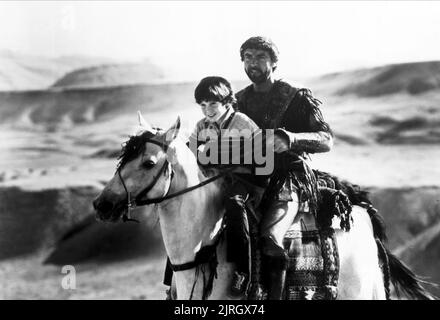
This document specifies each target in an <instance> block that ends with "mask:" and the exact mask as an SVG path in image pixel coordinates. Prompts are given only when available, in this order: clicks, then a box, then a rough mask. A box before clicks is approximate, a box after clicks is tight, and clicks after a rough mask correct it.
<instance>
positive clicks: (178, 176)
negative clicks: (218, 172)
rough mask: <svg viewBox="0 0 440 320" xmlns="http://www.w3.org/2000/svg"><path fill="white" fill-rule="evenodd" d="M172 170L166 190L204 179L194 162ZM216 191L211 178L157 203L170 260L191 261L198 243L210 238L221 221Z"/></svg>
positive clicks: (216, 186)
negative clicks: (199, 185) (197, 186)
mask: <svg viewBox="0 0 440 320" xmlns="http://www.w3.org/2000/svg"><path fill="white" fill-rule="evenodd" d="M194 165H195V166H194ZM174 170H175V176H174V179H173V182H172V185H171V189H170V191H169V193H170V194H171V193H174V192H177V191H180V190H184V189H186V188H188V187H191V186H194V185H197V184H198V183H200V182H202V181H203V180H205V179H206V178H205V177H204V175H203V174H202V173H201V172H200V170H199V168H198V166H197V163H195V164H193V165H192V166H185V167H183V166H181V165H175V167H174ZM219 192H220V190H219V187H218V185H217V182H213V183H209V184H207V185H205V186H203V187H200V188H198V189H195V190H193V191H191V192H188V193H186V194H184V195H182V196H179V197H177V198H174V199H171V200H168V201H167V202H166V203H165V204H164V205H162V206H160V207H159V210H160V212H159V214H160V225H161V229H162V236H163V239H164V244H165V248H166V250H167V253H168V256H169V257H170V260H171V262H172V263H173V264H181V263H186V262H190V261H193V260H194V257H195V253H196V252H197V251H198V250H199V249H200V248H201V247H202V246H205V245H207V244H210V243H212V242H213V239H214V238H215V237H216V235H217V233H218V230H219V228H220V226H221V223H222V214H223V212H222V208H221V201H219V200H218V199H219V197H220V196H221V195H220V194H219Z"/></svg>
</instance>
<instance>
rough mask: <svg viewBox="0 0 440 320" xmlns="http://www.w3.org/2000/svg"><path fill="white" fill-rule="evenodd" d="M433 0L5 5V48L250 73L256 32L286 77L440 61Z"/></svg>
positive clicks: (1, 40)
mask: <svg viewBox="0 0 440 320" xmlns="http://www.w3.org/2000/svg"><path fill="white" fill-rule="evenodd" d="M439 17H440V2H434V1H427V2H421V1H417V2H416V1H403V2H400V1H365V2H364V1H308V2H301V1H279V2H278V1H203V2H202V1H160V2H156V1H145V2H141V1H134V2H129V1H124V2H118V1H110V2H106V1H82V2H69V1H61V2H55V1H47V2H44V1H42V2H39V1H30V2H26V1H12V2H3V1H2V2H0V50H12V51H16V52H20V53H26V54H34V55H43V56H51V57H55V56H61V55H77V54H80V55H88V56H98V57H109V58H114V59H116V60H118V61H141V60H143V59H150V60H151V61H152V62H154V63H155V64H157V65H158V66H160V67H162V68H163V69H164V70H166V71H167V73H168V74H174V75H175V76H176V77H182V78H188V79H200V78H202V77H204V76H206V75H214V74H215V75H222V76H224V77H226V78H229V79H234V80H240V79H246V75H245V74H244V72H243V69H242V64H241V61H240V57H239V47H240V45H241V44H242V43H243V42H244V41H245V40H246V39H247V38H249V37H251V36H255V35H264V36H268V37H270V38H272V40H273V41H274V42H275V43H276V44H277V46H278V48H279V50H280V61H279V66H278V71H277V72H278V73H279V76H280V77H292V76H294V77H295V76H296V77H304V76H314V75H319V74H324V73H329V72H335V71H343V70H349V69H356V68H363V67H371V66H378V65H384V64H388V63H400V62H413V61H427V60H440V18H439Z"/></svg>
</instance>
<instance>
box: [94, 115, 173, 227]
mask: <svg viewBox="0 0 440 320" xmlns="http://www.w3.org/2000/svg"><path fill="white" fill-rule="evenodd" d="M139 124H140V126H141V128H142V131H141V132H139V133H138V134H136V135H134V136H131V137H130V139H129V140H128V141H127V142H126V143H125V144H124V145H123V148H122V152H121V155H120V157H119V160H120V161H119V164H118V166H117V169H116V173H115V174H114V176H113V178H112V179H111V180H110V181H109V182H108V183H107V185H106V186H105V188H104V189H103V191H102V192H101V194H100V195H99V196H98V197H97V198H96V199H95V200H94V201H93V207H94V208H95V210H96V217H97V218H99V219H100V220H103V221H112V222H116V221H118V220H119V218H120V217H121V216H122V214H123V213H124V212H126V210H127V209H128V207H129V206H130V204H132V203H134V202H135V201H136V200H139V199H140V198H142V199H145V198H148V199H151V198H157V197H162V196H163V195H165V194H166V193H167V191H168V189H169V187H170V185H169V184H170V180H171V179H170V177H171V174H172V168H171V163H172V159H170V154H169V153H170V152H169V150H170V149H172V144H173V142H174V140H175V138H176V137H177V135H178V132H179V129H180V119H179V118H178V119H177V121H176V122H175V124H174V125H173V126H171V128H170V129H168V130H166V131H164V130H160V129H154V128H152V127H151V126H150V125H148V123H147V122H146V121H145V120H144V119H143V118H142V116H141V115H140V113H139Z"/></svg>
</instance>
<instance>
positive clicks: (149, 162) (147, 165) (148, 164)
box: [142, 160, 156, 169]
mask: <svg viewBox="0 0 440 320" xmlns="http://www.w3.org/2000/svg"><path fill="white" fill-rule="evenodd" d="M155 164H156V162H154V161H153V160H147V161H145V162H144V163H143V164H142V166H143V167H144V168H145V169H151V168H153V167H154V165H155Z"/></svg>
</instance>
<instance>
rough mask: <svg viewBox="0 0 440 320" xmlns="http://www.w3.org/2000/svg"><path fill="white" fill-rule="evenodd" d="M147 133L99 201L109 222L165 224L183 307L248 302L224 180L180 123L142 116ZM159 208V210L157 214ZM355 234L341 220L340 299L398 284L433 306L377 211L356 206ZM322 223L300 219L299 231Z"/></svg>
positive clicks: (100, 214)
mask: <svg viewBox="0 0 440 320" xmlns="http://www.w3.org/2000/svg"><path fill="white" fill-rule="evenodd" d="M138 116H139V124H140V126H141V128H142V130H141V132H139V133H138V134H137V135H135V136H132V137H131V138H130V139H129V141H128V142H127V143H126V144H125V145H124V147H123V150H122V155H121V157H120V162H119V165H118V167H117V170H116V173H115V174H114V176H113V177H112V179H111V180H110V181H109V182H108V183H107V184H106V186H105V187H104V189H103V190H102V192H101V193H100V194H99V195H98V197H97V198H96V199H95V200H94V201H93V206H94V208H95V212H96V217H97V219H99V220H101V221H111V222H116V221H119V220H120V219H121V217H122V219H123V220H124V221H126V220H134V219H132V218H131V217H130V212H131V209H133V208H134V207H136V206H139V207H141V206H144V208H150V210H148V211H150V212H151V211H155V212H157V214H158V217H159V223H160V229H161V233H162V238H163V242H164V246H165V249H166V253H167V255H168V258H169V263H170V265H171V267H172V270H173V271H174V274H173V283H172V291H173V296H174V298H176V299H179V300H188V299H212V300H219V299H221V300H224V299H245V298H246V297H245V296H238V297H236V296H234V297H232V296H230V294H229V290H228V289H229V286H230V283H231V281H232V276H233V273H234V267H235V266H234V264H233V263H231V262H228V261H227V259H226V241H223V237H222V235H223V230H224V227H225V224H224V214H225V208H224V205H223V203H224V202H223V192H222V187H221V186H222V182H223V180H224V175H222V174H221V173H218V174H216V175H214V176H208V175H206V173H205V171H203V170H202V169H201V168H200V167H199V164H198V162H197V159H196V156H195V155H194V153H193V152H192V151H191V150H190V149H189V147H188V146H187V144H186V143H185V141H184V139H182V138H181V136H180V135H179V132H180V119H179V118H178V119H177V121H176V122H175V123H174V124H173V125H172V126H171V127H170V128H169V129H168V130H161V129H158V128H153V127H152V126H151V125H149V124H148V123H147V122H146V121H145V119H144V118H143V117H142V115H141V114H140V113H138ZM151 208H152V209H151ZM352 219H353V225H352V228H351V229H350V230H349V231H343V230H341V228H340V227H339V224H338V219H337V217H335V218H334V219H333V227H334V229H335V235H336V242H337V246H338V252H339V261H340V268H339V281H338V287H337V288H338V295H337V299H342V300H354V299H362V300H371V299H387V298H389V291H390V289H389V285H390V281H391V282H392V283H393V284H394V286H395V287H396V289H400V290H401V291H403V292H404V293H405V294H407V295H408V297H410V298H415V299H432V296H430V294H429V293H428V292H427V291H425V289H424V288H423V287H422V286H421V280H420V279H419V278H418V277H417V276H416V275H415V274H414V273H412V272H411V270H409V269H408V268H407V267H406V266H405V265H404V264H403V263H402V262H401V261H399V260H398V259H397V258H396V257H395V256H394V255H393V254H392V253H391V252H390V251H389V250H388V249H386V248H385V246H384V245H383V241H384V238H385V232H384V229H383V228H382V221H381V220H380V216H378V214H377V212H376V213H375V212H374V210H373V212H372V211H371V210H370V211H369V212H368V211H367V208H366V207H363V206H360V205H353V208H352ZM300 224H301V226H303V225H304V224H305V225H306V226H311V225H314V224H315V221H314V219H313V216H312V215H310V214H303V215H301V214H299V213H298V215H297V217H296V218H295V221H294V223H293V225H292V228H291V229H292V230H295V229H298V228H300Z"/></svg>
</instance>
